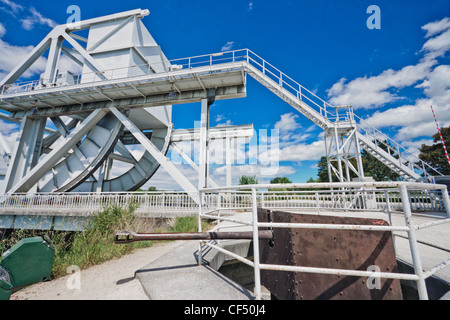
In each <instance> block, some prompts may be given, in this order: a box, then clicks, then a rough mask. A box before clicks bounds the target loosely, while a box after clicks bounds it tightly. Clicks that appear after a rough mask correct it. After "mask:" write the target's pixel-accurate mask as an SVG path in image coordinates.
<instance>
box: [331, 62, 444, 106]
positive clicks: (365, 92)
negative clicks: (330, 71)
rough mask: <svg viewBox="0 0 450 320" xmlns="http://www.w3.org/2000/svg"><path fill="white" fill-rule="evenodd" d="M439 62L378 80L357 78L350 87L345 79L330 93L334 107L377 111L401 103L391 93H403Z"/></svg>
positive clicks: (389, 72)
mask: <svg viewBox="0 0 450 320" xmlns="http://www.w3.org/2000/svg"><path fill="white" fill-rule="evenodd" d="M435 64H436V60H432V59H424V60H422V61H421V62H420V63H418V64H417V65H410V66H406V67H403V68H402V69H400V70H398V71H395V70H392V69H389V70H385V71H383V72H382V73H381V74H380V75H378V76H373V77H367V76H365V77H361V78H356V79H354V80H352V81H350V82H348V83H347V79H345V78H342V79H340V80H339V82H337V83H335V84H334V85H333V86H332V87H331V88H330V89H329V90H328V97H329V98H330V103H331V104H332V105H351V106H353V108H355V109H358V108H364V109H371V108H378V107H381V106H383V105H385V104H387V103H390V102H394V101H396V100H399V99H402V97H398V96H397V95H396V94H394V93H391V92H389V91H387V90H388V89H392V88H395V89H402V88H405V87H408V86H412V85H414V84H415V83H417V82H418V81H420V80H423V79H425V78H426V76H427V75H428V74H429V72H430V70H431V67H432V66H433V65H435Z"/></svg>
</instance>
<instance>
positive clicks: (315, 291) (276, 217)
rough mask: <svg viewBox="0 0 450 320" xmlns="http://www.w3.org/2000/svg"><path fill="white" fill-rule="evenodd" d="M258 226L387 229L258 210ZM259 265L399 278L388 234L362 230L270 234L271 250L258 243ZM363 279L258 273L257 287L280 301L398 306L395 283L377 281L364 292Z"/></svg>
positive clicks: (365, 221)
mask: <svg viewBox="0 0 450 320" xmlns="http://www.w3.org/2000/svg"><path fill="white" fill-rule="evenodd" d="M258 215H259V221H261V222H263V221H265V222H267V221H270V220H271V219H272V221H273V222H290V223H320V224H350V225H368V224H371V225H387V222H386V221H384V220H378V219H362V218H354V217H336V216H323V215H320V216H319V215H310V214H295V213H288V212H280V211H276V212H275V211H274V212H270V211H268V210H262V209H260V210H259V212H258ZM260 248H261V249H260V250H261V263H264V264H265V263H267V264H280V265H295V266H304V267H319V268H333V269H347V270H361V271H368V268H369V267H371V266H377V267H379V268H380V271H381V272H398V271H397V263H396V259H395V253H394V246H393V242H392V236H391V233H390V232H380V231H361V230H321V229H280V228H275V229H274V245H273V247H271V246H269V245H267V241H261V243H260ZM367 281H368V278H364V277H354V276H339V275H326V274H318V273H300V272H283V271H272V270H263V271H261V282H262V284H263V285H264V286H265V287H266V288H267V289H269V291H270V292H271V293H272V295H273V296H274V297H275V298H276V299H280V300H301V299H305V300H316V299H318V300H334V299H336V300H342V299H347V300H381V299H388V300H391V299H392V300H398V299H402V292H401V287H400V281H399V280H393V279H380V289H369V288H368V286H367Z"/></svg>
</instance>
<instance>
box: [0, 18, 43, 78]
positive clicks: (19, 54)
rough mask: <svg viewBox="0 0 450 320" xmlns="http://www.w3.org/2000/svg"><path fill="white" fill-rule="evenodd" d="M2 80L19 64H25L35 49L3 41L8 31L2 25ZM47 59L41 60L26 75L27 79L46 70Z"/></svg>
mask: <svg viewBox="0 0 450 320" xmlns="http://www.w3.org/2000/svg"><path fill="white" fill-rule="evenodd" d="M0 26H1V27H0V79H3V77H4V76H6V75H7V74H8V73H9V72H10V71H11V70H13V69H14V68H15V67H16V66H17V65H18V64H20V63H23V62H24V61H25V59H26V57H27V56H28V54H29V53H30V52H31V51H32V50H33V49H34V47H33V46H15V45H11V44H9V43H7V42H5V41H3V40H2V39H1V37H2V36H3V35H4V34H5V33H6V29H5V27H4V26H3V25H1V24H0ZM46 63H47V59H46V58H44V57H41V58H39V59H38V60H37V61H36V62H35V63H34V64H33V65H32V66H31V67H30V68H29V69H28V70H27V71H26V72H25V74H24V77H25V78H28V77H31V76H33V75H35V74H39V73H42V72H43V71H44V70H45V66H46Z"/></svg>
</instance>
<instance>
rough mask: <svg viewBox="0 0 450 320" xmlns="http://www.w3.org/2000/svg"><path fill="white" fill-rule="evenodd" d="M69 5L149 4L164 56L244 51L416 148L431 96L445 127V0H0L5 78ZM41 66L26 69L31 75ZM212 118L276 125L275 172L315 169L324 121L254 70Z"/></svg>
mask: <svg viewBox="0 0 450 320" xmlns="http://www.w3.org/2000/svg"><path fill="white" fill-rule="evenodd" d="M93 3H95V6H93V5H92V4H93ZM73 4H75V5H78V6H79V7H80V9H81V18H82V19H83V20H84V19H89V18H93V17H97V16H103V15H108V14H112V13H117V12H121V11H127V10H131V9H136V8H142V9H149V10H150V15H149V16H147V17H145V18H144V19H143V23H144V24H145V25H146V27H147V28H148V29H149V31H150V33H151V34H152V35H153V37H154V38H155V40H156V41H157V42H158V44H159V45H160V46H161V47H162V50H163V51H164V53H165V54H166V56H167V57H168V58H169V59H176V58H183V57H188V56H194V55H203V54H208V53H213V52H220V51H221V50H222V49H225V48H228V49H231V50H234V49H243V48H248V49H250V50H252V51H253V52H255V53H256V54H258V55H260V56H261V57H262V58H264V59H265V60H267V61H268V62H270V63H271V64H273V65H274V66H276V67H277V68H278V69H280V70H282V71H283V72H284V73H286V74H287V75H289V76H290V77H292V78H293V79H295V80H296V81H297V82H299V83H301V84H302V85H303V86H304V87H306V88H308V89H310V90H312V91H313V92H315V93H316V94H317V95H318V96H319V97H321V98H323V99H324V100H327V101H329V102H330V103H332V104H351V105H353V106H354V107H355V113H356V114H357V115H359V116H362V117H364V118H367V119H368V121H369V122H371V123H373V124H374V125H375V126H377V127H378V128H380V129H382V130H383V131H384V132H386V133H388V134H389V136H391V137H392V138H394V139H395V140H397V141H398V142H400V143H402V144H403V145H405V146H406V147H408V148H410V149H411V151H412V152H417V147H419V146H420V145H421V143H431V139H430V137H431V135H432V134H434V133H435V132H436V128H435V124H434V120H433V118H432V114H431V110H430V109H429V105H430V104H433V106H434V107H435V111H436V114H437V116H438V118H439V121H440V124H441V126H448V125H450V92H449V85H450V72H449V71H450V66H449V53H448V52H449V51H450V20H449V17H450V4H449V2H448V0H431V1H411V0H410V1H403V0H396V1H378V0H370V1H365V0H360V1H354V0H352V1H350V0H342V1H324V0H316V1H284V0H280V1H273V0H228V1H216V0H209V1H205V0H196V1H178V0H165V1H135V0H128V1H102V0H100V1H95V2H92V1H41V2H37V1H19V0H0V24H1V25H0V77H3V76H4V75H6V74H7V73H8V72H9V71H10V69H11V68H12V66H13V64H14V63H16V64H18V63H20V61H18V60H19V58H20V57H19V56H20V55H18V54H16V56H17V61H16V58H14V59H12V58H8V60H7V59H6V57H10V56H11V55H9V54H10V52H12V51H14V52H27V50H28V51H29V50H30V48H32V47H30V46H35V45H36V44H38V43H39V42H40V41H41V40H42V38H44V37H45V35H47V34H48V32H50V30H51V28H52V26H54V25H55V24H64V23H66V20H67V18H68V17H69V14H67V13H66V10H67V7H68V6H69V5H73ZM370 5H377V6H378V7H379V8H380V10H381V29H373V30H370V29H368V28H367V26H366V21H367V19H368V18H369V17H370V14H368V13H367V12H366V10H367V8H368V7H369V6H370ZM1 55H3V57H4V58H3V59H2V58H1ZM40 68H42V67H41V66H36V68H35V70H34V71H33V72H31V73H30V74H29V75H30V76H31V77H30V78H32V79H36V78H37V77H38V76H39V72H40ZM199 109H200V106H199V104H191V105H185V106H175V107H174V109H173V122H174V126H175V128H176V129H177V128H191V127H193V125H194V121H196V120H199ZM211 122H212V125H213V126H214V125H220V124H224V123H228V124H234V125H239V124H250V123H252V124H253V125H254V127H255V129H256V130H257V131H258V130H259V129H268V130H270V129H275V128H277V129H281V131H280V138H281V141H280V146H279V148H280V150H279V151H280V164H279V168H280V171H279V172H278V174H275V175H274V176H288V177H289V178H291V180H293V181H294V182H305V181H306V180H307V179H308V178H310V177H314V178H316V174H317V170H316V169H315V168H314V165H315V164H316V163H317V160H318V159H319V158H320V156H321V155H324V154H325V149H324V147H323V143H322V138H321V133H322V130H321V129H320V128H319V127H317V126H314V125H313V123H312V122H310V121H309V120H307V119H306V118H304V117H303V116H302V115H301V114H299V113H298V112H297V111H295V110H294V109H293V108H292V107H290V106H289V105H287V104H286V103H284V102H283V101H282V100H280V99H279V98H277V97H276V96H275V95H273V94H272V93H271V92H270V91H268V90H267V89H266V88H264V87H263V86H261V85H260V84H259V83H257V82H256V81H254V80H253V79H251V78H249V83H248V88H247V97H246V98H243V99H235V100H228V101H219V102H216V103H215V104H214V106H213V107H212V111H211ZM7 128H8V129H11V127H7ZM6 131H7V130H6V129H3V131H2V132H4V133H5V132H6ZM253 169H255V168H250V166H249V165H247V166H241V167H239V166H236V168H235V169H234V181H236V179H237V178H238V177H239V176H240V175H242V174H245V173H251V174H253V173H254V174H255V175H257V176H258V178H259V179H260V181H268V180H270V179H271V178H272V177H273V176H259V173H258V170H257V169H255V171H252V170H253ZM213 170H217V171H214V172H213V177H214V175H216V178H217V180H218V182H219V184H220V182H221V181H223V180H224V177H223V174H222V172H223V170H221V166H219V165H218V166H215V167H213ZM187 175H192V176H195V175H194V174H192V172H191V173H187ZM158 179H159V181H160V182H161V183H160V184H161V186H163V182H162V181H165V179H164V173H161V174H160V176H159V177H158V176H156V177H155V182H154V183H149V185H152V184H158ZM163 187H164V186H163ZM165 187H166V188H170V186H165Z"/></svg>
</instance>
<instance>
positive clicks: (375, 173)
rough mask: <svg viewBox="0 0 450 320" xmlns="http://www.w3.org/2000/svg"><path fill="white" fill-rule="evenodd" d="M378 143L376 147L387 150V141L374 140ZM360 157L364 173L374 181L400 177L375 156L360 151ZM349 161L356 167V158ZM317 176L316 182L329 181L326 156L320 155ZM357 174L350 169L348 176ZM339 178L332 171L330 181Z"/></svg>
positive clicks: (395, 156)
mask: <svg viewBox="0 0 450 320" xmlns="http://www.w3.org/2000/svg"><path fill="white" fill-rule="evenodd" d="M374 143H376V144H377V145H378V147H379V148H380V149H382V150H384V151H386V152H387V148H388V147H387V146H388V145H389V142H387V141H384V142H383V143H381V142H379V141H374ZM394 158H398V156H397V155H394ZM361 159H362V164H363V169H364V175H365V176H370V177H372V178H373V179H374V180H375V181H397V180H398V178H399V177H400V176H399V175H398V174H397V173H395V172H394V171H392V169H390V168H389V167H387V166H386V165H385V164H383V163H382V162H380V161H379V160H378V159H377V158H375V157H374V156H372V155H371V154H370V153H368V152H366V151H364V150H363V151H362V152H361ZM349 161H350V163H351V164H352V165H353V167H355V168H356V167H357V164H356V159H354V158H353V159H350V160H349ZM317 170H318V173H317V176H318V179H317V180H316V181H317V182H329V181H330V179H329V177H328V163H327V157H321V158H320V160H319V162H317ZM356 177H357V175H356V174H355V173H354V172H353V171H350V178H351V179H353V178H356ZM338 181H339V179H338V178H337V177H336V175H335V174H334V172H333V173H332V182H338Z"/></svg>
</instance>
